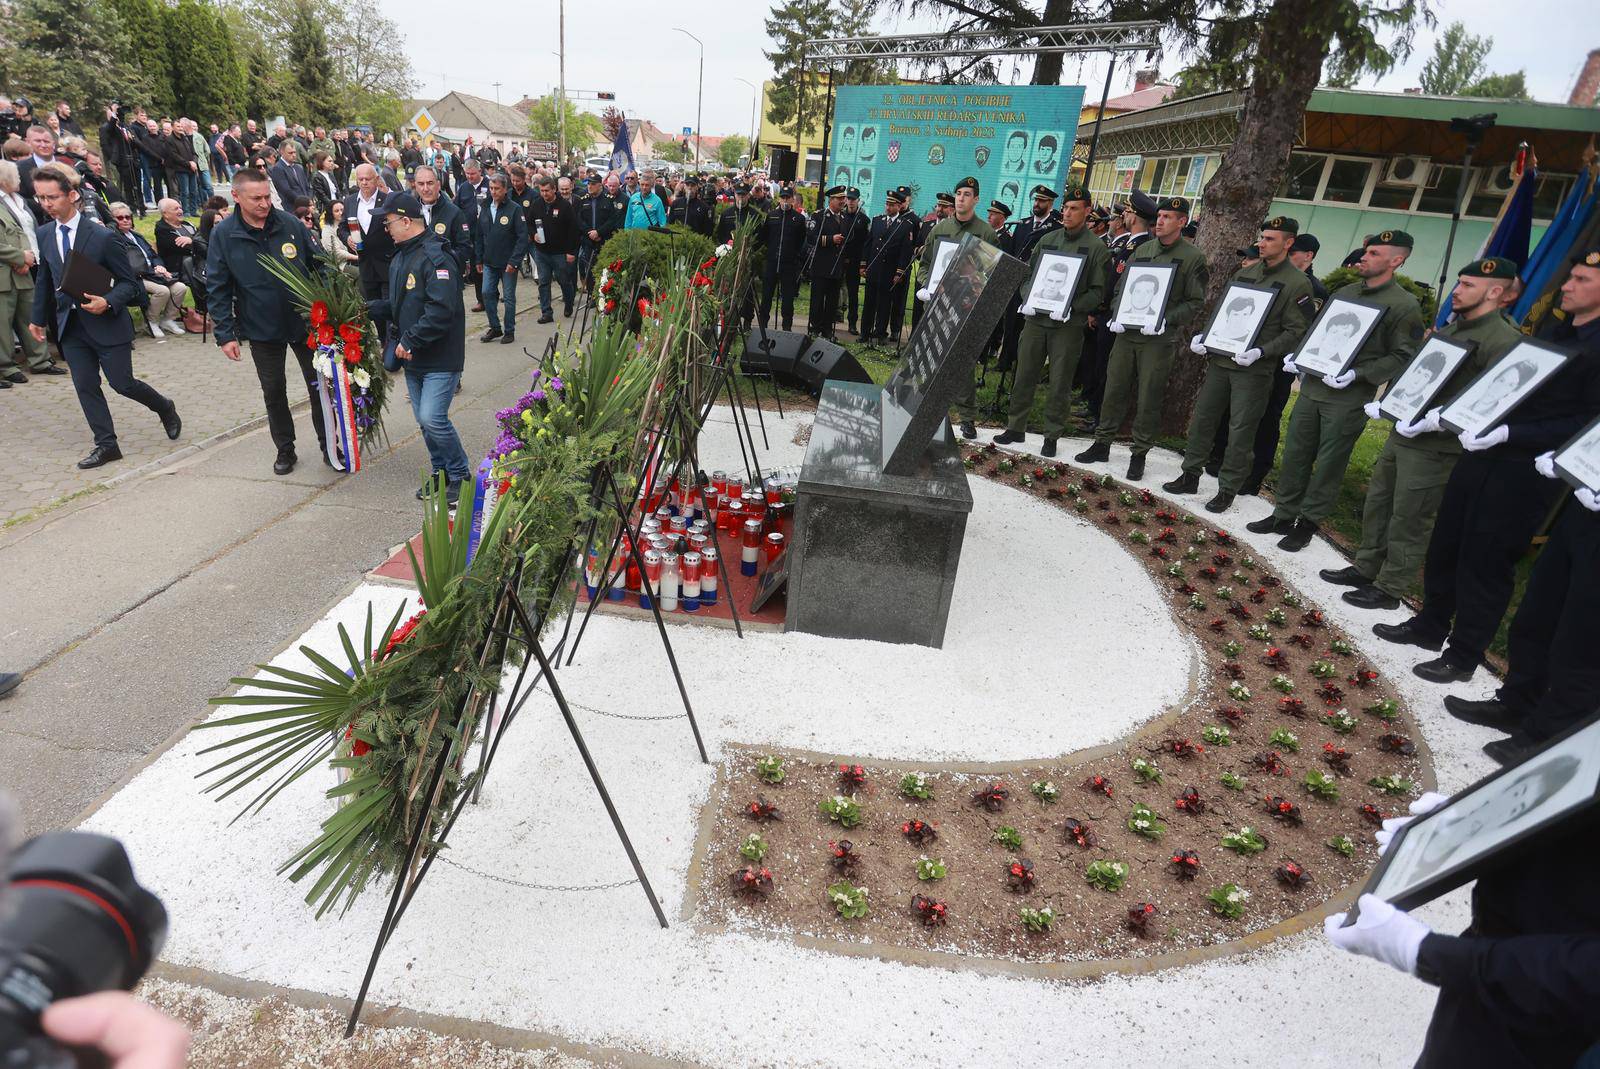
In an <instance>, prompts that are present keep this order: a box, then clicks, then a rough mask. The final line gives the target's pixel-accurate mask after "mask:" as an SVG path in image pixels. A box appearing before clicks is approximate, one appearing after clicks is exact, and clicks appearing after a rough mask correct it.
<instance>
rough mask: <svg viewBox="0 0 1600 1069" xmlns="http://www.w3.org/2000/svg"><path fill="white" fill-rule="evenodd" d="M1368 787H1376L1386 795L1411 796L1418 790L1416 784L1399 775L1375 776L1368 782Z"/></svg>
mask: <svg viewBox="0 0 1600 1069" xmlns="http://www.w3.org/2000/svg"><path fill="white" fill-rule="evenodd" d="M1367 786H1368V787H1375V788H1377V789H1378V790H1380V791H1382V792H1383V793H1384V794H1410V793H1411V792H1412V791H1414V790H1416V784H1414V783H1412V782H1411V781H1410V780H1408V779H1405V778H1404V777H1402V776H1400V775H1398V774H1395V775H1389V776H1373V777H1372V778H1371V779H1369V780H1367Z"/></svg>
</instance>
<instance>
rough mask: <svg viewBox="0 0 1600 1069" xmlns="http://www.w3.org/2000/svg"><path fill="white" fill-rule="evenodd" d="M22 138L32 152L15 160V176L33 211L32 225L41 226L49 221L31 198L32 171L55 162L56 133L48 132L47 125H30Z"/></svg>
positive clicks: (23, 195)
mask: <svg viewBox="0 0 1600 1069" xmlns="http://www.w3.org/2000/svg"><path fill="white" fill-rule="evenodd" d="M24 140H26V141H27V142H28V148H30V149H32V150H33V154H32V155H31V156H27V157H25V158H23V159H20V160H18V161H17V177H18V178H20V179H21V190H22V199H23V200H25V201H27V202H28V205H29V207H30V208H31V209H32V211H33V221H34V225H36V226H43V225H44V224H45V223H47V222H49V221H50V217H49V216H48V215H47V214H45V210H44V209H43V208H41V207H39V205H38V203H37V202H36V201H35V200H34V199H33V172H35V171H37V170H38V169H39V168H40V167H43V166H44V165H45V164H47V163H54V162H55V158H56V135H54V134H52V133H51V132H50V129H49V127H45V126H30V127H28V135H27V137H26V138H24Z"/></svg>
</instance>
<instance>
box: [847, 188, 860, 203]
mask: <svg viewBox="0 0 1600 1069" xmlns="http://www.w3.org/2000/svg"><path fill="white" fill-rule="evenodd" d="M844 196H845V199H846V200H860V199H861V190H859V189H857V188H856V187H855V186H851V187H850V188H849V189H847V190H846V191H845V194H844Z"/></svg>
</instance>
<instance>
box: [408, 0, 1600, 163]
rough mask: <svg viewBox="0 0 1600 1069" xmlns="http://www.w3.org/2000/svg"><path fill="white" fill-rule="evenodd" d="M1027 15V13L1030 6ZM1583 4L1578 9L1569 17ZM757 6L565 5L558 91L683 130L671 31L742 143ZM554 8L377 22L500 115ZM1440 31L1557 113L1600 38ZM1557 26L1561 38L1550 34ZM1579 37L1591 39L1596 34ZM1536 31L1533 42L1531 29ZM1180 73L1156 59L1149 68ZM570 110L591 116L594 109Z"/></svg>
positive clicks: (757, 64) (428, 88) (548, 70)
mask: <svg viewBox="0 0 1600 1069" xmlns="http://www.w3.org/2000/svg"><path fill="white" fill-rule="evenodd" d="M1034 6H1037V4H1035V5H1034ZM1578 6H1579V7H1581V6H1583V5H1582V4H1579V5H1578ZM767 10H768V5H767V4H766V3H764V2H762V0H743V2H740V3H732V4H717V5H706V4H702V5H672V4H664V3H659V2H656V0H649V2H645V0H601V2H598V3H568V4H567V88H568V90H569V91H571V90H605V91H609V92H614V93H616V94H617V105H618V106H619V107H621V108H622V109H623V110H624V111H625V112H627V114H628V115H629V117H630V118H632V117H638V118H645V119H649V120H651V121H653V122H655V123H656V125H658V126H660V127H662V128H663V129H667V130H672V131H676V130H681V129H682V128H683V127H686V126H691V127H692V126H693V125H694V124H695V103H696V84H697V78H698V66H699V61H700V50H699V48H698V47H697V46H696V45H695V43H694V42H693V41H691V40H690V39H689V38H688V37H687V36H685V35H684V34H681V33H676V32H674V30H673V27H674V26H681V27H682V28H683V29H685V30H687V31H688V32H689V33H692V34H695V35H697V36H698V37H699V38H700V39H701V40H702V41H704V42H705V78H704V102H703V119H702V130H703V132H704V133H705V134H706V135H707V136H714V135H723V134H748V133H749V132H750V120H751V110H752V109H751V105H752V101H753V99H754V96H755V94H754V91H753V90H752V89H751V88H750V87H749V86H748V85H746V84H744V82H741V81H739V80H738V79H740V78H744V79H747V80H748V81H750V82H753V83H755V84H756V85H760V84H761V81H762V79H764V78H766V77H769V76H770V75H771V66H770V65H769V64H768V63H767V60H766V57H765V56H764V55H763V54H762V53H763V50H764V49H767V48H769V47H771V42H770V41H768V39H767V35H766V29H765V25H764V23H765V18H766V14H767ZM556 11H557V5H556V0H532V2H530V3H523V4H511V5H502V6H498V7H496V8H495V16H494V18H493V19H492V20H484V19H481V18H471V17H467V18H440V17H439V6H438V4H437V3H436V2H435V0H387V2H386V3H385V4H384V12H385V14H387V15H388V16H389V17H390V18H392V19H394V20H395V21H396V22H397V23H398V24H399V26H400V29H401V31H402V32H403V33H404V34H405V36H406V42H407V46H408V49H409V51H410V55H411V62H412V66H413V67H414V69H415V70H416V72H417V77H418V80H419V82H420V85H419V88H418V92H417V95H418V96H419V97H423V98H427V99H436V98H438V97H440V96H443V95H444V94H445V93H446V92H448V91H449V90H451V89H459V90H462V91H463V92H468V93H473V94H475V95H477V96H482V97H487V98H489V99H491V100H493V99H495V96H496V92H497V90H496V87H495V85H494V84H493V83H495V82H497V81H498V82H500V83H501V84H500V86H499V89H498V94H499V99H500V101H501V102H502V103H506V104H511V103H514V102H516V101H517V100H518V99H520V98H521V97H522V96H523V95H525V94H526V95H530V96H539V95H542V94H544V93H546V92H549V91H550V89H551V88H552V87H553V86H555V85H556V83H557V73H556V69H557V64H556V56H555V54H554V53H555V52H556V50H557V48H558V43H557V33H556ZM1436 11H1437V14H1438V18H1439V24H1440V25H1439V29H1442V27H1443V26H1444V25H1445V24H1447V23H1448V22H1450V21H1451V20H1452V19H1460V20H1462V21H1463V22H1465V23H1466V24H1467V26H1468V29H1469V30H1470V31H1471V32H1473V33H1476V34H1480V35H1487V36H1490V37H1493V38H1494V50H1493V52H1492V53H1491V54H1490V56H1489V61H1488V63H1489V69H1490V70H1491V71H1498V72H1509V71H1514V70H1517V69H1519V68H1520V69H1523V70H1525V71H1526V72H1527V76H1528V87H1529V89H1530V91H1531V92H1532V93H1533V95H1534V97H1535V98H1536V99H1539V100H1549V101H1564V100H1565V99H1566V96H1567V92H1568V90H1569V89H1570V88H1571V86H1572V82H1573V80H1574V78H1575V77H1576V76H1577V73H1578V70H1579V68H1580V67H1581V66H1582V64H1583V60H1584V56H1585V55H1586V54H1587V53H1588V50H1589V49H1590V48H1593V47H1597V46H1600V33H1596V34H1593V35H1592V39H1591V37H1589V36H1585V35H1584V34H1583V33H1582V32H1581V31H1582V28H1583V20H1582V19H1577V20H1574V18H1573V16H1574V13H1575V7H1574V0H1516V2H1513V3H1507V2H1505V0H1445V2H1444V3H1443V4H1441V5H1437V6H1436ZM1563 25H1565V26H1566V27H1567V28H1568V30H1569V31H1571V32H1566V33H1561V32H1553V28H1555V27H1560V26H1563ZM1589 26H1590V27H1591V28H1593V26H1594V24H1593V23H1590V24H1589ZM936 28H938V27H937V25H935V24H929V23H923V24H911V23H904V24H901V25H899V26H895V25H893V24H890V23H888V22H885V23H884V24H883V25H882V26H881V27H880V32H895V31H896V30H897V29H898V30H899V31H901V32H912V31H921V30H930V29H936ZM1536 29H1537V30H1538V31H1539V32H1534V31H1535V30H1536ZM1437 33H1438V29H1436V30H1424V31H1423V32H1422V33H1420V34H1419V36H1418V42H1417V48H1416V51H1415V52H1414V53H1413V56H1412V58H1411V60H1410V61H1409V62H1407V63H1406V64H1405V65H1404V66H1403V67H1402V68H1401V69H1400V70H1398V71H1396V72H1395V73H1393V74H1391V75H1389V76H1388V77H1386V78H1384V79H1382V80H1381V81H1379V82H1377V83H1376V84H1375V85H1369V86H1363V88H1378V89H1387V90H1400V89H1405V88H1407V87H1410V86H1415V85H1416V84H1417V76H1418V73H1419V72H1420V71H1421V69H1422V64H1423V62H1424V61H1425V60H1426V59H1427V57H1428V55H1429V54H1430V53H1431V51H1432V42H1433V39H1434V37H1435V36H1437ZM1180 66H1182V60H1181V58H1180V57H1179V56H1178V55H1177V54H1176V53H1175V52H1170V51H1169V52H1168V54H1167V55H1166V56H1165V57H1164V59H1163V61H1162V63H1161V70H1162V72H1163V73H1165V74H1169V75H1170V74H1171V73H1173V72H1174V71H1176V70H1177V69H1178V68H1179V67H1180ZM1002 71H1003V74H1004V78H1005V80H1007V81H1010V80H1012V79H1013V78H1014V79H1015V80H1016V81H1019V82H1026V81H1027V80H1028V79H1029V77H1030V76H1031V73H1032V65H1031V61H1029V60H1027V59H1023V60H1021V61H1019V62H1018V63H1017V64H1016V65H1015V68H1014V73H1013V65H1012V64H1011V62H1010V61H1004V63H1003V66H1002ZM1130 73H1131V72H1129V71H1128V70H1127V69H1126V68H1125V67H1124V66H1123V65H1121V64H1119V67H1118V71H1117V74H1116V77H1115V78H1114V79H1113V81H1112V88H1111V92H1112V95H1116V94H1117V93H1120V92H1126V91H1127V90H1128V89H1130V88H1131V77H1130V76H1129V75H1130ZM1104 77H1105V62H1104V60H1099V59H1084V60H1082V61H1081V62H1080V60H1078V59H1077V58H1075V57H1069V58H1068V60H1067V65H1066V74H1065V76H1064V77H1063V81H1064V82H1080V81H1081V82H1082V83H1083V84H1085V85H1086V86H1087V87H1088V96H1089V98H1090V99H1091V100H1092V99H1096V98H1097V97H1098V96H1099V92H1100V89H1101V86H1102V80H1103V79H1104ZM582 106H584V107H586V108H588V109H589V110H595V111H598V110H599V108H600V105H597V104H594V103H592V102H585V103H584V104H583V105H582Z"/></svg>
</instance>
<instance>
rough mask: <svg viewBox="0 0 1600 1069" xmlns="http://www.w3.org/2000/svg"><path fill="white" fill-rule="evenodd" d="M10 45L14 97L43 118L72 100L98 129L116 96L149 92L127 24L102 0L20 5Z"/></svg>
mask: <svg viewBox="0 0 1600 1069" xmlns="http://www.w3.org/2000/svg"><path fill="white" fill-rule="evenodd" d="M5 41H6V45H7V47H6V49H5V52H6V56H5V64H6V77H7V80H8V81H9V82H10V85H11V89H12V92H14V93H19V94H20V93H24V92H25V93H27V94H28V95H29V96H31V97H33V98H34V99H35V100H37V101H38V102H39V110H40V112H41V113H43V112H44V111H47V110H49V108H50V105H51V104H53V103H54V102H55V101H56V100H57V99H61V100H67V101H69V102H71V103H73V104H74V105H76V106H78V107H79V108H80V109H81V110H82V111H83V112H84V117H85V120H86V121H87V122H89V123H94V122H98V120H99V115H100V110H101V106H102V105H103V104H105V103H106V102H107V101H109V100H110V99H111V98H112V97H113V96H116V95H118V94H121V93H124V92H128V91H129V90H130V89H131V90H132V92H130V93H129V95H130V96H132V95H133V93H140V94H142V93H145V92H148V91H149V87H148V86H147V85H145V83H144V78H143V75H142V72H141V71H140V70H139V68H138V67H137V66H136V65H135V63H134V60H133V58H132V57H133V55H134V52H133V46H132V44H131V42H130V41H129V39H128V34H127V31H126V30H125V29H124V27H123V24H122V20H121V19H120V18H119V17H118V15H117V12H116V11H115V10H114V9H113V8H112V7H110V6H109V5H107V4H102V3H99V2H97V0H16V2H15V3H14V4H13V5H12V6H11V8H10V12H9V18H8V19H7V24H6V28H5Z"/></svg>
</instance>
